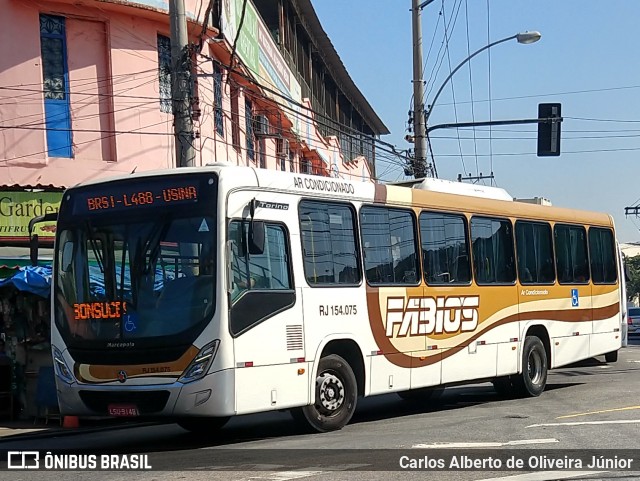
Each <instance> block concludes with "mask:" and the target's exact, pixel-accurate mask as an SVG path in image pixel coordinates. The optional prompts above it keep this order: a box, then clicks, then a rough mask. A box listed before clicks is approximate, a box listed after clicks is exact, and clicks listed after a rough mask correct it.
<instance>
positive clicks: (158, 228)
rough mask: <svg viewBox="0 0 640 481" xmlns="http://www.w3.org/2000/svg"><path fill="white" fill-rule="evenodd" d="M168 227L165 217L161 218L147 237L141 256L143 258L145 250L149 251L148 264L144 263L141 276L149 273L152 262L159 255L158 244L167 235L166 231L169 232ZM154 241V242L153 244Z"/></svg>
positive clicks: (159, 246)
mask: <svg viewBox="0 0 640 481" xmlns="http://www.w3.org/2000/svg"><path fill="white" fill-rule="evenodd" d="M170 225H171V224H170V223H169V222H168V221H167V219H166V217H164V216H163V217H161V218H160V222H159V223H157V224H156V225H155V226H154V227H153V230H152V231H151V232H150V233H149V237H148V239H147V241H146V242H145V245H144V249H143V256H144V253H145V252H147V249H149V263H148V264H147V263H145V266H144V269H143V271H142V272H143V274H149V273H150V272H151V268H152V267H153V265H154V261H155V260H156V257H158V254H159V253H160V248H161V245H160V242H161V241H162V239H163V238H164V236H165V235H166V234H167V231H168V230H169V227H170ZM156 236H157V239H156ZM154 240H155V242H153V241H154ZM143 259H144V257H143Z"/></svg>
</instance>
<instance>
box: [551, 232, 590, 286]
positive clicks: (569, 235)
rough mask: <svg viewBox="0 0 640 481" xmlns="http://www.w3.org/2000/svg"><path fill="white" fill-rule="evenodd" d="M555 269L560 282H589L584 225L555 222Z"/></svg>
mask: <svg viewBox="0 0 640 481" xmlns="http://www.w3.org/2000/svg"><path fill="white" fill-rule="evenodd" d="M554 233H555V243H556V270H557V271H558V282H560V284H584V283H585V282H589V259H588V255H587V233H586V231H585V229H584V227H577V226H569V225H561V224H556V226H555V228H554Z"/></svg>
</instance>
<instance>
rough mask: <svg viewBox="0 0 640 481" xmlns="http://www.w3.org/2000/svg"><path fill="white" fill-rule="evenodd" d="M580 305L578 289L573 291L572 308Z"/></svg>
mask: <svg viewBox="0 0 640 481" xmlns="http://www.w3.org/2000/svg"><path fill="white" fill-rule="evenodd" d="M579 305H580V299H579V297H578V289H571V307H578V306H579Z"/></svg>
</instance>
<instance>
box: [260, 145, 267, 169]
mask: <svg viewBox="0 0 640 481" xmlns="http://www.w3.org/2000/svg"><path fill="white" fill-rule="evenodd" d="M258 149H259V151H260V152H259V155H260V168H262V169H266V168H267V146H266V145H265V140H264V139H260V140H258Z"/></svg>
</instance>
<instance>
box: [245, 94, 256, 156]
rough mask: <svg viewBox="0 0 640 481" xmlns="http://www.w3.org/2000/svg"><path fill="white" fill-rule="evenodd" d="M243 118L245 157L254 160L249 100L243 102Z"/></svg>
mask: <svg viewBox="0 0 640 481" xmlns="http://www.w3.org/2000/svg"><path fill="white" fill-rule="evenodd" d="M244 120H245V128H246V130H247V133H246V137H247V159H248V160H251V161H252V162H255V160H256V151H255V139H254V137H253V105H252V104H251V102H250V101H249V100H246V101H245V103H244Z"/></svg>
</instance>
